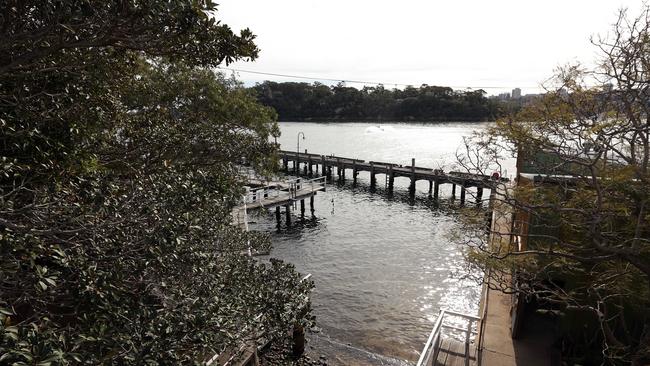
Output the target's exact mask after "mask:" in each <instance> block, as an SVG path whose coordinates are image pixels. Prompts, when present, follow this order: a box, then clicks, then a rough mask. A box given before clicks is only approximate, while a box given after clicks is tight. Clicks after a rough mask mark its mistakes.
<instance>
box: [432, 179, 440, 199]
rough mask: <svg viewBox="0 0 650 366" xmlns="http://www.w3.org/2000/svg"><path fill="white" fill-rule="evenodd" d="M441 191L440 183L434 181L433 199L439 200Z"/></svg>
mask: <svg viewBox="0 0 650 366" xmlns="http://www.w3.org/2000/svg"><path fill="white" fill-rule="evenodd" d="M439 190H440V183H439V182H438V181H437V180H434V181H433V199H434V200H438V191H439Z"/></svg>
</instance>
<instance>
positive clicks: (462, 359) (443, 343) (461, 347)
mask: <svg viewBox="0 0 650 366" xmlns="http://www.w3.org/2000/svg"><path fill="white" fill-rule="evenodd" d="M450 319H451V320H454V321H453V322H452V321H450ZM478 321H480V318H479V317H476V316H472V315H467V314H462V313H457V312H454V311H450V310H445V309H442V310H440V312H439V313H438V318H436V322H435V323H434V325H433V329H432V330H431V334H430V335H429V338H428V339H427V342H426V343H425V345H424V349H423V350H422V353H420V358H419V359H418V362H417V364H416V366H474V365H477V364H478V358H479V356H478V355H477V347H476V343H477V342H476V337H475V336H476V335H477V334H478V325H477V323H478ZM447 331H450V332H453V334H449V335H447V334H446V332H447ZM458 338H464V341H460V340H458Z"/></svg>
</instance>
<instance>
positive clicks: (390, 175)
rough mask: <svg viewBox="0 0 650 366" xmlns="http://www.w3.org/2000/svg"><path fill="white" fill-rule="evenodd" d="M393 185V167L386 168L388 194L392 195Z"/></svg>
mask: <svg viewBox="0 0 650 366" xmlns="http://www.w3.org/2000/svg"><path fill="white" fill-rule="evenodd" d="M394 183H395V173H393V166H392V165H389V166H388V192H389V193H393V184H394Z"/></svg>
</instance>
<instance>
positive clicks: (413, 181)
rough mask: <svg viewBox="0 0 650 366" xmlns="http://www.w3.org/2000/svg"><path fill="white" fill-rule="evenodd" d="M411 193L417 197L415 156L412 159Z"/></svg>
mask: <svg viewBox="0 0 650 366" xmlns="http://www.w3.org/2000/svg"><path fill="white" fill-rule="evenodd" d="M409 195H410V196H411V197H415V158H413V159H411V184H410V185H409Z"/></svg>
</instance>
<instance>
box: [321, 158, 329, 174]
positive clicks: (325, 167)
mask: <svg viewBox="0 0 650 366" xmlns="http://www.w3.org/2000/svg"><path fill="white" fill-rule="evenodd" d="M320 161H321V163H320V168H321V172H322V173H323V175H327V165H326V164H325V155H321V156H320Z"/></svg>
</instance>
